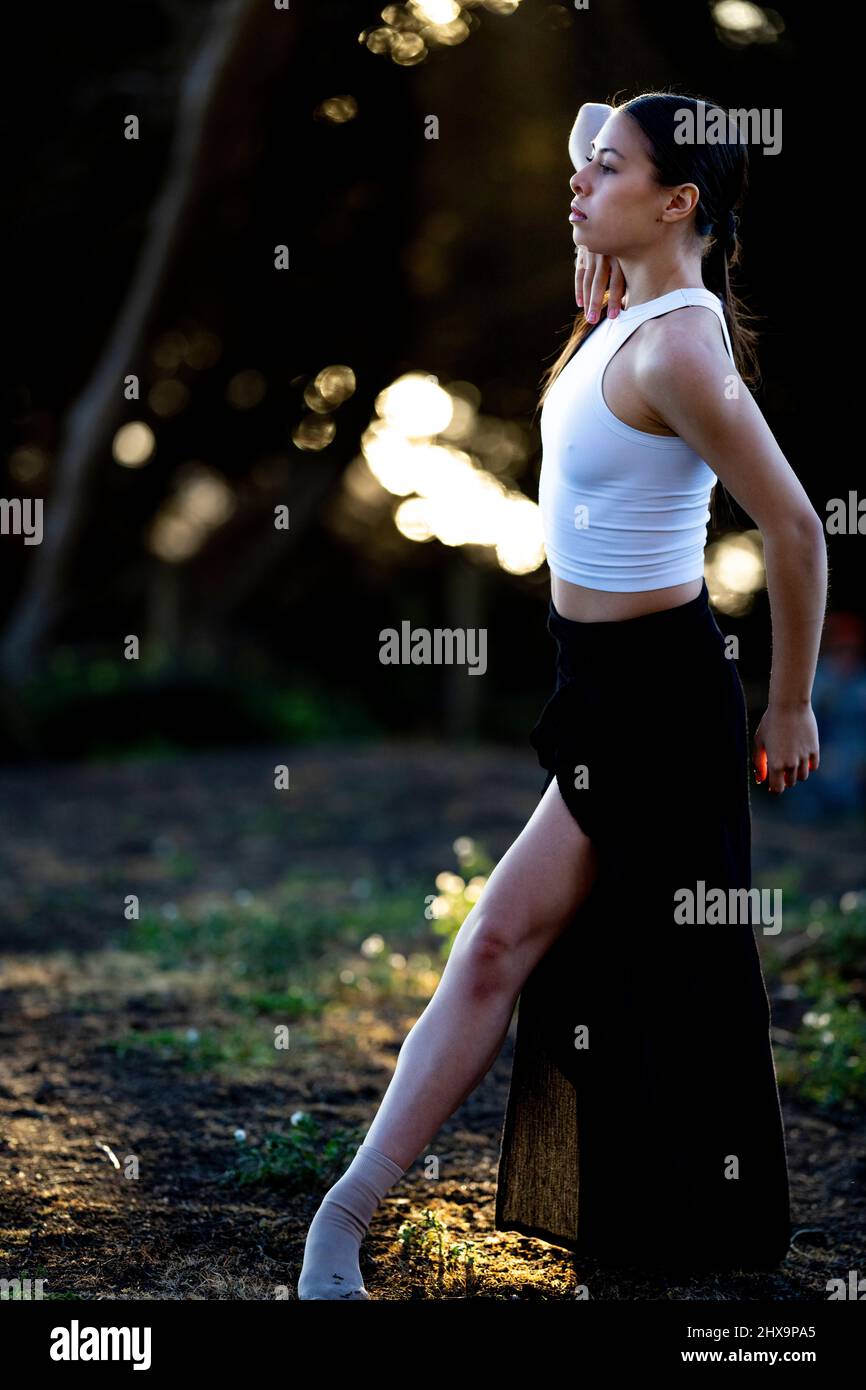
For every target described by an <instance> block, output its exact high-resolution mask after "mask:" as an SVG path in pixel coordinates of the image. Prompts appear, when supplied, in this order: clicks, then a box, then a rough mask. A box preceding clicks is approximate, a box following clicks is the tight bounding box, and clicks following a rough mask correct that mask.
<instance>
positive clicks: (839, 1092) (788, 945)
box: [762, 892, 866, 1111]
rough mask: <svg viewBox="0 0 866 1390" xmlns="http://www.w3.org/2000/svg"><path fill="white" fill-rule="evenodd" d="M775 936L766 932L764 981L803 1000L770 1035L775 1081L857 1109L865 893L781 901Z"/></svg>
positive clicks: (862, 1085)
mask: <svg viewBox="0 0 866 1390" xmlns="http://www.w3.org/2000/svg"><path fill="white" fill-rule="evenodd" d="M783 922H784V925H783V932H782V934H781V939H779V938H773V937H770V938H766V939H765V944H764V945H763V949H762V959H763V961H764V964H765V967H766V975H767V979H768V981H769V982H772V983H775V984H776V985H778V986H779V987H780V988H781V989H782V990H783V991H784V993H785V994H786V995H787V997H788V998H789V999H795V1000H798V999H801V1000H802V1001H803V1003H804V1004H805V1005H806V1006H807V1007H806V1009H805V1012H804V1013H803V1015H802V1018H801V1021H800V1027H799V1030H798V1032H797V1033H796V1035H795V1036H794V1037H793V1038H792V1039H790V1040H787V1041H782V1042H776V1043H775V1044H774V1051H775V1054H776V1069H777V1076H778V1080H779V1084H780V1085H784V1086H787V1087H789V1088H790V1089H791V1090H792V1091H793V1092H794V1093H795V1094H796V1095H797V1096H799V1097H800V1098H801V1099H803V1100H808V1101H811V1102H812V1103H813V1104H815V1105H817V1106H818V1107H819V1108H821V1109H826V1110H831V1109H834V1108H836V1109H838V1108H841V1109H842V1110H845V1111H854V1110H858V1109H862V1105H863V1096H864V1092H866V1009H864V1002H866V894H863V893H853V892H852V893H845V894H843V895H842V896H841V898H839V899H838V900H836V901H833V900H830V899H825V898H821V899H812V900H809V899H806V898H800V899H795V900H794V901H793V902H792V903H790V902H787V901H786V903H785V909H784V919H783Z"/></svg>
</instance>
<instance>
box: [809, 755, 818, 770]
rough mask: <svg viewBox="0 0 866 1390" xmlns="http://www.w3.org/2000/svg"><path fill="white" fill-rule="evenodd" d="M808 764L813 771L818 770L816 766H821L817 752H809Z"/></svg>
mask: <svg viewBox="0 0 866 1390" xmlns="http://www.w3.org/2000/svg"><path fill="white" fill-rule="evenodd" d="M809 766H810V768H811V769H812V771H813V772H817V771H818V768H819V767H820V766H821V759H820V757H819V756H818V754H817V753H810V754H809Z"/></svg>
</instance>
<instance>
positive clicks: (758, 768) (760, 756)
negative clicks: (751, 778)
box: [752, 748, 767, 782]
mask: <svg viewBox="0 0 866 1390" xmlns="http://www.w3.org/2000/svg"><path fill="white" fill-rule="evenodd" d="M752 763H753V766H754V769H755V781H756V782H764V781H766V778H767V750H766V748H758V749H757V751H756V753H755V754H754V757H753V758H752Z"/></svg>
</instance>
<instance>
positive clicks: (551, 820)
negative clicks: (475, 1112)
mask: <svg viewBox="0 0 866 1390" xmlns="http://www.w3.org/2000/svg"><path fill="white" fill-rule="evenodd" d="M596 868H597V861H596V854H595V850H594V847H593V845H592V843H591V842H590V840H589V839H588V838H587V837H586V835H585V834H584V832H583V831H582V830H581V828H580V826H579V825H578V824H577V822H576V821H575V819H574V817H573V816H572V815H571V812H570V811H569V810H568V809H567V807H566V805H565V803H564V801H563V800H562V795H561V793H560V791H559V787H558V786H557V784H556V781H555V780H554V781H553V782H551V784H550V786H549V787H548V789H547V791H546V792H545V794H544V796H543V797H542V798H541V800H540V801H539V803H538V806H537V807H536V808H535V811H534V812H533V814H532V816H531V817H530V819H529V820H528V821H527V823H526V825H525V826H524V828H523V830H522V831H521V832H520V834H519V835H518V837H517V839H516V840H515V841H514V843H513V844H512V845H511V846H510V848H509V849H508V850H507V852H506V853H505V855H503V857H502V859H500V861H499V863H498V864H497V865H496V868H495V869H494V870H493V872H492V873H491V875H490V877H489V878H488V880H487V883H486V884H485V887H484V890H483V892H482V894H481V897H480V898H479V899H478V901H477V902H476V904H475V906H474V907H473V909H472V911H471V912H470V913H469V915H468V916H467V917H466V919H465V921H464V922H463V924H462V926H461V928H460V930H459V932H458V933H457V936H456V938H455V941H454V945H453V947H452V949H451V953H450V955H449V957H448V961H447V963H446V966H445V969H444V971H443V972H442V978H441V980H440V981H439V984H438V986H437V989H436V991H435V993H434V995H433V997H432V999H431V1000H430V1002H429V1004H428V1005H427V1007H426V1008H425V1010H424V1012H423V1013H422V1014H421V1016H420V1018H419V1019H418V1021H417V1023H415V1025H414V1027H413V1028H411V1029H410V1031H409V1033H408V1034H407V1036H406V1039H405V1041H404V1043H403V1046H402V1048H401V1049H400V1055H399V1057H398V1059H397V1066H396V1068H395V1070H394V1075H393V1077H392V1078H391V1081H390V1083H389V1085H388V1088H387V1090H386V1092H385V1095H384V1097H383V1098H382V1102H381V1104H380V1106H379V1109H378V1110H377V1112H376V1115H375V1118H374V1120H373V1123H372V1124H371V1126H370V1129H369V1130H368V1132H367V1135H366V1137H365V1139H364V1141H363V1144H362V1145H361V1147H360V1149H359V1150H358V1153H357V1155H356V1157H355V1159H354V1160H353V1162H352V1164H351V1165H350V1167H349V1169H348V1170H347V1172H346V1173H345V1174H344V1175H343V1177H342V1178H341V1179H340V1180H339V1182H338V1183H336V1184H335V1186H334V1187H333V1188H332V1189H331V1190H330V1191H329V1192H328V1193H327V1194H326V1197H325V1199H324V1201H323V1204H322V1207H320V1209H319V1211H318V1212H317V1213H316V1216H315V1218H314V1221H313V1225H312V1226H311V1227H310V1232H309V1234H308V1237H307V1247H306V1249H305V1254H304V1268H303V1270H302V1273H301V1282H300V1283H299V1286H298V1296H299V1297H300V1298H305V1297H307V1298H328V1297H343V1298H345V1297H361V1298H365V1297H367V1296H368V1295H367V1294H366V1291H365V1290H364V1289H363V1284H362V1283H361V1279H360V1270H359V1269H358V1266H357V1249H358V1247H359V1246H360V1242H361V1240H362V1239H363V1235H364V1233H365V1230H366V1227H367V1225H368V1224H369V1221H370V1219H371V1217H372V1214H373V1211H374V1210H375V1207H376V1205H377V1204H378V1202H379V1201H381V1198H382V1196H383V1195H384V1193H385V1192H386V1191H387V1190H388V1188H389V1187H390V1186H392V1185H393V1183H394V1182H395V1181H397V1178H398V1177H399V1176H401V1175H402V1173H403V1172H404V1171H405V1170H406V1169H407V1168H408V1167H409V1165H410V1164H411V1163H412V1162H413V1161H414V1160H415V1159H416V1158H417V1157H418V1155H419V1153H421V1152H422V1150H423V1149H424V1148H425V1146H426V1145H427V1144H428V1143H429V1142H430V1140H431V1139H432V1138H433V1136H434V1135H435V1134H436V1133H437V1132H438V1130H439V1129H440V1127H441V1126H442V1124H443V1123H444V1121H445V1120H447V1119H448V1117H449V1116H450V1115H452V1114H453V1113H454V1111H455V1110H456V1109H457V1108H458V1106H459V1105H461V1104H462V1102H463V1101H464V1100H465V1099H466V1097H467V1096H468V1095H470V1094H471V1092H472V1091H473V1090H474V1089H475V1087H476V1086H477V1085H478V1083H479V1081H481V1079H482V1078H483V1077H484V1076H485V1075H486V1073H487V1072H488V1070H489V1069H490V1067H491V1066H492V1064H493V1062H494V1061H495V1059H496V1057H497V1056H498V1054H499V1051H500V1048H501V1047H502V1044H503V1042H504V1039H505V1036H506V1034H507V1032H508V1026H509V1024H510V1022H511V1016H512V1014H513V1012H514V1005H515V1003H516V1001H517V997H518V995H519V994H520V990H521V988H522V986H523V983H524V981H525V980H526V978H527V976H528V975H529V974H530V973H531V972H532V970H533V969H534V968H535V966H536V965H537V963H538V961H539V960H541V958H542V956H544V955H545V954H546V953H547V951H548V950H549V949H550V947H551V946H552V945H553V943H554V941H555V940H556V939H557V937H558V936H560V935H561V933H562V932H563V931H564V930H565V928H566V927H567V926H568V924H569V922H570V921H571V919H572V917H573V915H574V912H575V911H576V909H577V908H578V907H579V906H580V903H581V902H582V901H583V900H584V898H585V897H586V895H587V894H588V892H589V890H590V888H591V887H592V884H593V882H594V880H595V874H596ZM389 1164H390V1165H391V1167H390V1169H389V1168H388V1165H389ZM334 1266H336V1270H334V1269H333V1268H332V1267H334ZM325 1271H327V1275H326V1279H327V1281H334V1282H335V1284H338V1286H339V1287H340V1288H342V1289H344V1290H345V1289H349V1290H354V1292H352V1291H350V1292H348V1293H347V1292H342V1293H333V1294H332V1293H330V1292H327V1291H323V1290H326V1288H327V1283H326V1279H324V1278H323V1277H322V1276H323V1273H324V1272H325Z"/></svg>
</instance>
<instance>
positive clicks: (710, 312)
mask: <svg viewBox="0 0 866 1390" xmlns="http://www.w3.org/2000/svg"><path fill="white" fill-rule="evenodd" d="M638 336H639V338H640V347H641V352H640V367H641V369H642V370H644V371H649V372H650V373H652V372H653V371H655V370H657V369H665V368H666V369H668V370H670V368H671V367H672V366H676V365H679V366H681V367H683V368H685V370H686V371H687V372H688V371H689V370H690V369H691V370H695V369H700V368H702V367H703V368H705V367H706V366H707V365H708V363H711V362H714V361H715V362H718V363H720V364H722V365H726V366H727V367H728V369H729V370H731V369H732V363H731V359H730V357H729V356H728V350H727V347H726V345H725V336H724V332H723V330H722V324H721V320H720V318H719V315H718V314H717V313H716V311H715V310H714V309H711V308H710V307H709V305H707V304H684V305H683V306H682V308H680V309H671V310H670V311H669V312H668V313H667V314H659V315H658V317H657V318H654V319H648V320H647V321H646V323H643V324H641V333H640V334H639V335H638Z"/></svg>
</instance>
